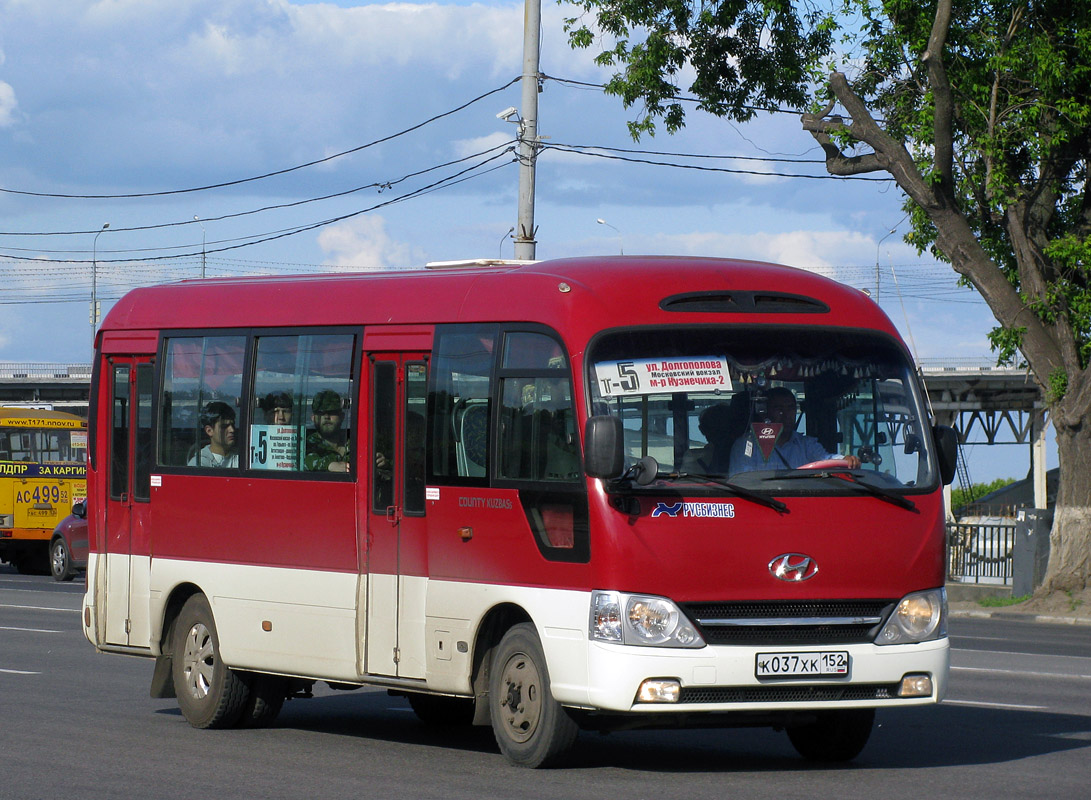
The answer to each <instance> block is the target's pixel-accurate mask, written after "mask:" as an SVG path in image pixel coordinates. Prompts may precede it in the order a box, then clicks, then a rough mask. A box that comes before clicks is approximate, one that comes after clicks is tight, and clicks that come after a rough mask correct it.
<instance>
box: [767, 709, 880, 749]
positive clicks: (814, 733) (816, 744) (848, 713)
mask: <svg viewBox="0 0 1091 800" xmlns="http://www.w3.org/2000/svg"><path fill="white" fill-rule="evenodd" d="M874 721H875V709H873V708H852V709H845V710H844V711H823V712H820V713H819V714H818V718H817V719H816V720H815V721H814V722H809V723H807V724H806V725H794V726H790V727H788V728H787V732H788V738H789V739H790V740H791V742H792V746H793V747H795V749H796V752H798V753H799V754H800V755H801V756H803V757H804V758H806V759H810V760H811V761H851V760H852V759H854V758H856V756H858V755H860V751H862V750H863V749H864V745H866V744H867V740H868V738H869V737H870V736H871V727H872V724H873V723H874Z"/></svg>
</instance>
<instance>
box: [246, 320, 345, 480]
mask: <svg viewBox="0 0 1091 800" xmlns="http://www.w3.org/2000/svg"><path fill="white" fill-rule="evenodd" d="M355 341H356V339H355V337H354V336H353V335H352V334H303V335H295V334H293V335H288V336H273V335H269V336H259V337H258V339H257V344H256V347H255V351H256V355H255V366H254V397H253V398H252V401H251V411H250V430H249V437H248V440H249V447H250V452H249V453H248V456H247V466H249V467H250V468H251V469H257V470H268V471H269V474H270V476H272V475H275V474H276V473H277V472H299V471H301V470H306V471H311V472H341V473H344V472H346V471H348V468H349V464H350V463H351V461H352V459H351V458H350V457H349V452H350V447H351V443H352V429H353V420H352V414H351V398H352V396H353V391H352V383H353V372H352V364H353V357H352V354H353V352H354V347H355ZM323 426H324V428H323Z"/></svg>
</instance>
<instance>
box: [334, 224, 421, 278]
mask: <svg viewBox="0 0 1091 800" xmlns="http://www.w3.org/2000/svg"><path fill="white" fill-rule="evenodd" d="M318 246H319V247H320V248H322V252H324V253H327V254H328V255H329V257H328V258H327V259H326V261H325V263H326V264H328V265H330V266H332V267H334V268H335V269H336V270H337V271H354V270H376V269H392V268H398V267H406V266H410V265H411V264H412V263H413V262H414V259H415V260H416V261H419V260H420V256H419V254H415V253H414V249H413V248H412V247H411V246H410V245H408V244H406V243H404V242H398V241H395V240H394V239H393V238H391V236H390V234H388V233H387V231H386V220H384V219H383V218H382V217H380V216H378V215H369V216H364V217H357V218H356V219H352V220H349V221H348V222H344V223H341V224H339V225H332V226H330V227H329V228H326V229H325V230H324V231H322V233H320V234H319V235H318Z"/></svg>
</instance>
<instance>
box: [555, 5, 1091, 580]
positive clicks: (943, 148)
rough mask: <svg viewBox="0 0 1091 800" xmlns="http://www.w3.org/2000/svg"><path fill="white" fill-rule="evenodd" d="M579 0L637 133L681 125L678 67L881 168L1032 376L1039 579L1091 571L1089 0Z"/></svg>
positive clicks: (719, 110)
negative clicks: (792, 114)
mask: <svg viewBox="0 0 1091 800" xmlns="http://www.w3.org/2000/svg"><path fill="white" fill-rule="evenodd" d="M818 2H820V0H810V1H808V0H803V1H802V2H800V0H702V2H700V3H695V2H686V1H685V0H576V4H577V6H578V7H580V8H582V10H583V14H582V15H581V16H580V17H578V18H573V19H569V20H567V21H566V28H567V30H568V32H569V36H570V43H571V44H572V46H574V47H590V46H594V45H596V44H597V45H598V46H599V47H601V48H602V50H601V52H600V53H599V55H598V56H597V60H598V62H599V63H600V64H602V65H607V66H612V67H614V68H616V69H617V70H618V71H617V72H616V73H615V74H614V76H613V78H612V79H611V81H610V82H609V83H608V84H607V87H606V91H607V92H608V93H610V94H614V95H617V96H619V97H620V98H621V99H622V101H623V102H624V103H625V105H626V107H631V106H633V105H634V104H638V106H639V107H641V110H640V114H639V117H638V118H637V119H636V120H634V121H633V122H631V123H630V130H631V132H632V134H633V135H634V137H639V136H640V135H641V134H645V133H654V132H655V129H656V122H657V121H662V123H663V124H665V126H666V128H667V130H668V131H671V132H673V131H677V130H678V129H680V128H681V127H683V126H684V125H685V110H684V108H683V105H682V102H681V101H680V100H679V93H680V87H679V86H678V85H677V84H678V82H679V79H680V76H681V75H682V74H683V73H684V72H685V73H686V74H693V75H695V77H694V79H693V81H692V83H691V85H690V86H688V87H687V91H688V92H689V93H690V94H692V95H694V96H695V97H696V98H697V100H698V102H699V107H700V108H702V109H704V110H705V111H708V112H711V113H713V114H717V115H720V116H725V117H728V118H731V119H735V120H738V121H746V120H749V119H751V118H752V117H753V116H754V115H755V114H756V113H757V112H758V111H759V110H761V109H769V110H771V109H773V108H774V107H782V106H786V107H788V108H790V109H794V110H798V111H799V112H800V113H801V120H802V128H803V130H804V131H806V132H807V133H809V134H810V135H811V136H812V137H813V138H814V139H815V140H816V141H817V142H818V143H819V144H820V145H821V146H822V149H823V152H824V153H825V158H826V169H827V171H828V172H829V173H831V174H833V175H842V176H844V175H859V174H862V173H875V172H885V173H888V174H889V175H890V176H891V177H892V178H893V179H894V180H895V181H896V182H897V184H898V186H899V187H900V188H901V190H902V192H903V193H904V195H905V207H906V210H907V211H909V212H910V215H911V216H910V219H911V221H912V227H911V231H910V233H909V234H908V235H907V237H906V239H907V241H909V242H910V243H911V244H913V245H915V246H916V247H917V248H918V250H920V251H922V252H923V251H925V250H929V251H931V252H932V254H933V255H934V256H935V257H936V258H939V259H941V260H943V261H946V262H948V263H950V264H951V266H952V267H953V268H954V270H955V271H956V272H957V273H958V274H959V275H960V276H961V279H962V280H963V281H964V282H966V283H968V284H969V285H971V286H973V287H974V288H975V289H976V290H977V291H978V292H979V293H980V294H981V296H982V297H983V298H984V300H985V301H986V302H987V303H988V305H989V308H990V309H991V310H992V312H993V314H994V316H995V317H996V319H997V321H998V323H999V325H998V326H997V327H996V328H995V329H994V330H993V331H992V333H991V334H990V339H991V341H992V344H993V347H994V349H995V350H996V351H997V353H998V357H999V360H1000V361H1001V363H1014V362H1015V361H1017V360H1018V359H1019V358H1020V356H1021V358H1022V359H1024V360H1025V362H1026V364H1027V365H1029V367H1030V369H1031V371H1032V373H1033V374H1034V376H1035V378H1036V379H1037V381H1038V382H1039V383H1040V384H1041V386H1042V387H1043V389H1044V392H1045V396H1046V402H1047V404H1048V407H1049V413H1050V418H1051V420H1052V422H1053V425H1054V428H1055V430H1056V437H1057V448H1058V455H1059V464H1060V474H1061V480H1060V485H1059V490H1058V496H1057V507H1056V513H1055V516H1054V523H1053V530H1052V533H1051V537H1050V541H1051V546H1052V550H1051V554H1050V561H1049V568H1048V570H1047V574H1046V581H1045V585H1044V587H1043V591H1047V592H1048V591H1053V590H1073V589H1083V588H1085V587H1087V586H1088V585H1091V417H1089V413H1091V371H1089V369H1088V362H1089V360H1091V286H1089V278H1091V186H1089V184H1088V162H1089V158H1091V0H1022V1H1021V2H1020V1H1019V0H924V2H921V1H920V0H830V2H831V3H834V2H836V3H837V4H838V5H837V6H836V7H834V6H833V5H830V6H828V7H825V8H822V7H819V6H818V5H816V3H818Z"/></svg>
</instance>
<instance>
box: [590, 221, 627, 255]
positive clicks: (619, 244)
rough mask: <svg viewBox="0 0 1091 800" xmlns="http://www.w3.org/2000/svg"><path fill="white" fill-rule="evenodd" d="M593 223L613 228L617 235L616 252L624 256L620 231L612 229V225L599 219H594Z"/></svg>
mask: <svg viewBox="0 0 1091 800" xmlns="http://www.w3.org/2000/svg"><path fill="white" fill-rule="evenodd" d="M595 222H597V223H598V224H599V225H605V226H606V227H607V228H613V229H614V232H615V233H616V234H617V250H618V252H619V253H620V254H621V255H625V248H624V247H623V246H622V241H621V231H619V230H618V229H617V228H614V226H613V225H611V224H610V223H609V222H607V221H606V220H604V219H602V218H601V217H599V218H598V219H596V220H595Z"/></svg>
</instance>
